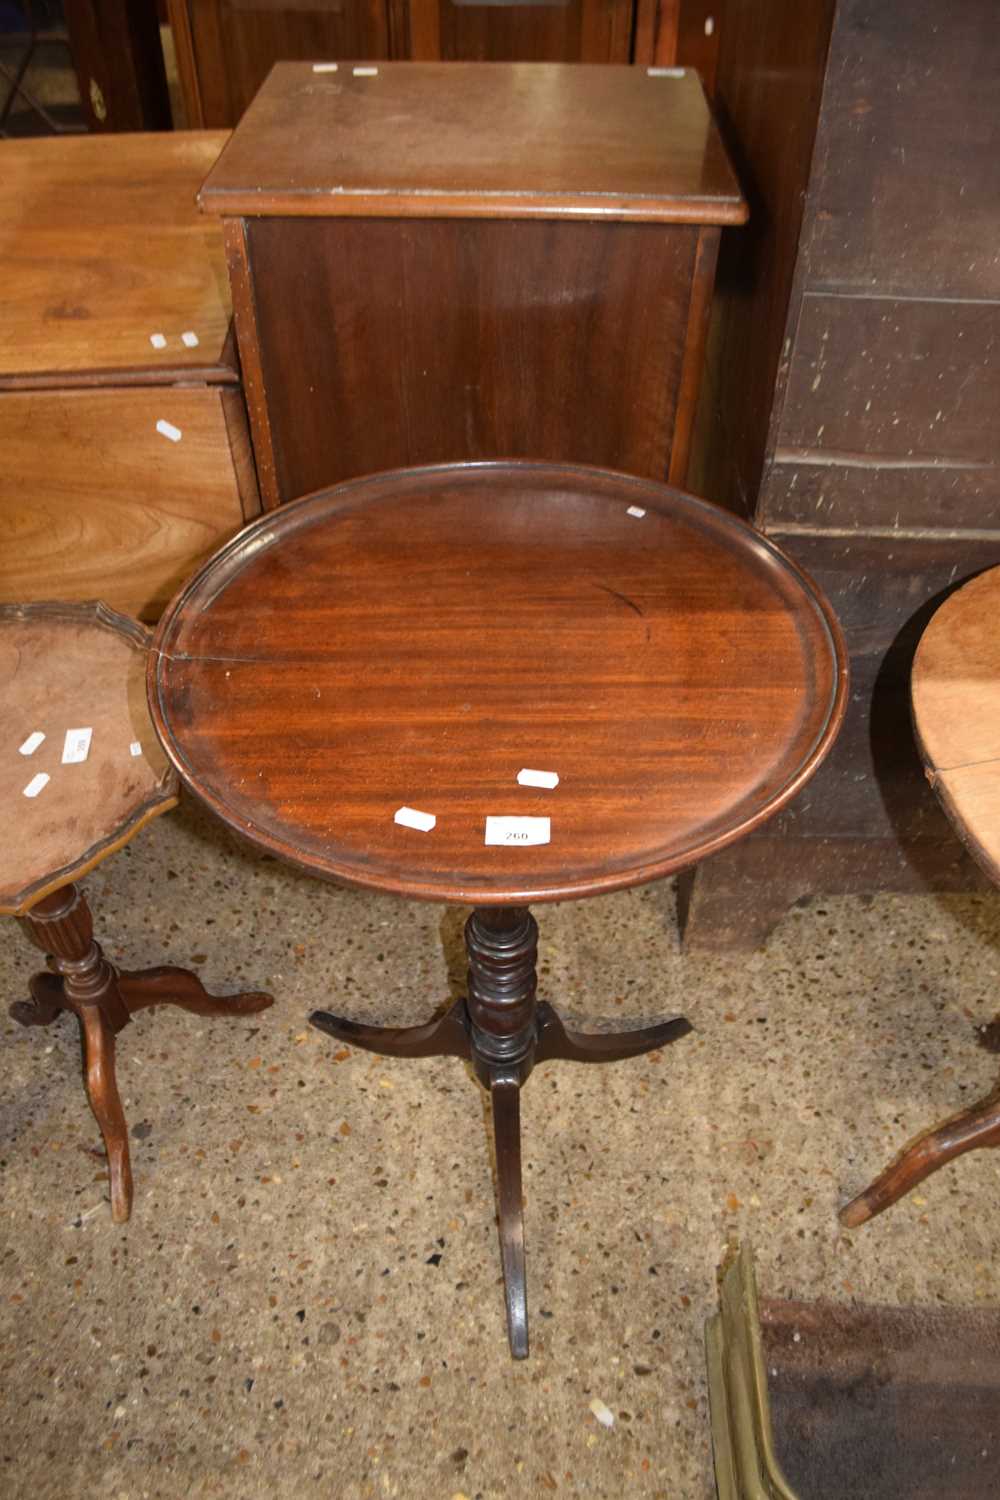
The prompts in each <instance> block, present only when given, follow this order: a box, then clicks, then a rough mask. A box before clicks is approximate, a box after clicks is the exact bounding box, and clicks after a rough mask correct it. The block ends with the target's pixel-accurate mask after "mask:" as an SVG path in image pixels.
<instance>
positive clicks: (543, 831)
mask: <svg viewBox="0 0 1000 1500" xmlns="http://www.w3.org/2000/svg"><path fill="white" fill-rule="evenodd" d="M551 828H552V820H551V818H487V819H486V837H485V838H484V840H483V843H484V844H524V845H525V846H527V845H528V844H547V843H548V842H549V839H550V837H551Z"/></svg>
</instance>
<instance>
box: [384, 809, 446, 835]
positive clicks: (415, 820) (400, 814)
mask: <svg viewBox="0 0 1000 1500" xmlns="http://www.w3.org/2000/svg"><path fill="white" fill-rule="evenodd" d="M392 821H393V822H394V823H399V824H401V825H402V827H403V828H416V829H419V831H420V832H421V833H430V831H431V829H432V828H433V827H434V824H435V823H436V822H437V818H436V817H435V816H434V814H433V813H425V812H417V809H416V808H415V807H401V808H399V809H398V811H397V812H395V813H394V814H393V819H392Z"/></svg>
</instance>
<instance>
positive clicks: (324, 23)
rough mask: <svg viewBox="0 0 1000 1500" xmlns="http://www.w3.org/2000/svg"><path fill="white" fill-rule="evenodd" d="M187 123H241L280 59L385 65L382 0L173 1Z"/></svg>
mask: <svg viewBox="0 0 1000 1500" xmlns="http://www.w3.org/2000/svg"><path fill="white" fill-rule="evenodd" d="M168 10H169V14H170V24H171V28H172V30H173V32H174V35H175V37H177V38H178V42H179V45H178V48H177V62H178V73H179V75H180V80H181V87H182V90H183V95H184V106H185V109H186V111H187V114H188V124H189V125H193V126H206V125H207V126H210V127H213V128H214V127H218V126H225V125H228V126H232V125H235V124H236V123H237V121H238V120H239V119H240V117H241V115H242V114H243V112H244V110H245V109H246V108H247V106H248V105H249V104H250V102H251V100H252V99H253V97H254V95H255V94H256V92H257V90H258V89H259V88H260V86H261V84H262V83H263V82H264V80H265V78H266V77H267V75H268V73H269V72H270V71H271V68H272V66H273V65H274V63H275V62H276V61H277V60H278V58H285V59H290V58H310V59H312V58H316V59H330V60H332V59H334V58H338V57H369V58H383V57H387V56H388V51H389V15H388V7H387V6H386V5H385V4H384V3H380V0H315V3H309V4H303V3H302V0H278V3H275V0H258V3H256V4H253V5H247V4H243V3H240V0H236V3H232V0H229V3H227V0H169V3H168Z"/></svg>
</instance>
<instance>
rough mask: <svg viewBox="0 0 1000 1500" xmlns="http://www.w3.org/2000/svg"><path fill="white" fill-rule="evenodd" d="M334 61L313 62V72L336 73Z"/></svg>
mask: <svg viewBox="0 0 1000 1500" xmlns="http://www.w3.org/2000/svg"><path fill="white" fill-rule="evenodd" d="M336 71H337V64H336V63H313V72H314V73H336Z"/></svg>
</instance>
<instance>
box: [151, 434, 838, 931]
mask: <svg viewBox="0 0 1000 1500" xmlns="http://www.w3.org/2000/svg"><path fill="white" fill-rule="evenodd" d="M630 508H631V509H630ZM148 683H149V690H150V702H151V707H152V712H153V719H154V723H155V724H156V727H157V732H158V733H159V735H160V737H161V739H162V741H163V743H164V745H165V748H166V749H167V752H168V754H169V755H170V757H171V759H172V760H173V762H174V764H175V766H176V767H177V769H178V770H179V772H180V774H181V776H182V777H183V778H184V779H185V780H186V781H187V783H188V785H189V786H190V787H191V788H192V789H193V790H194V791H195V792H196V793H197V794H198V795H199V796H200V797H202V798H203V800H205V801H206V802H207V803H208V805H209V806H210V807H212V808H213V810H214V811H215V812H216V813H218V814H219V815H220V816H221V817H222V818H223V819H224V820H225V821H226V822H227V823H228V824H229V825H230V826H231V827H232V828H234V829H236V830H237V831H238V832H239V833H240V834H241V835H243V836H244V837H246V838H248V839H250V840H251V841H252V842H254V843H256V844H258V845H260V846H261V847H263V848H265V849H267V850H269V851H270V852H272V853H275V854H278V855H279V856H281V857H283V858H286V859H289V860H291V861H292V862H294V863H297V864H299V865H300V866H303V867H304V868H305V869H307V870H310V871H312V872H313V873H316V874H319V875H325V876H328V877H331V878H334V879H339V880H344V881H347V882H348V883H351V884H355V885H360V886H368V887H373V888H375V889H379V890H387V891H393V892H396V893H399V894H405V895H409V896H415V897H423V898H425V899H432V900H446V901H457V902H473V903H478V904H483V903H485V904H504V903H513V904H523V903H525V902H528V901H546V900H559V899H563V898H565V897H570V896H585V895H589V894H595V893H599V892H601V891H607V890H615V889H619V888H623V887H626V886H631V885H638V884H640V883H642V882H644V881H648V880H651V879H654V878H656V877H658V876H660V875H665V874H667V873H669V872H670V871H671V870H675V869H678V868H681V867H683V866H685V865H687V864H690V863H693V862H695V861H697V860H698V859H700V858H702V857H704V856H705V855H708V854H710V853H712V852H713V851H714V850H715V849H718V848H721V847H723V846H724V845H725V844H728V843H730V842H732V840H733V839H735V838H738V837H740V836H741V835H742V834H744V833H747V832H749V831H750V830H751V829H752V828H753V827H755V826H756V825H757V824H758V823H759V822H761V821H762V820H763V819H764V818H765V817H767V816H769V815H770V814H771V813H772V812H774V811H775V810H777V808H778V807H780V806H782V805H783V804H784V803H785V802H786V801H787V800H788V799H789V798H790V797H791V796H793V795H794V793H795V792H796V791H797V790H799V788H800V787H801V786H802V785H803V784H804V782H805V781H806V780H807V779H808V777H809V776H810V775H811V773H812V771H813V770H814V769H815V767H816V766H817V765H818V764H819V761H820V760H821V759H822V758H823V756H824V754H825V753H826V750H827V749H828V747H829V745H830V743H831V742H832V740H833V737H834V735H835V733H836V730H837V727H838V725H839V721H840V718H841V715H842V712H843V704H844V697H845V689H846V668H845V667H844V655H843V645H842V641H841V638H840V634H839V631H838V629H837V626H836V623H835V622H834V621H833V619H832V616H831V615H830V612H829V609H828V607H827V605H826V604H825V602H824V601H823V599H822V598H821V596H820V595H819V594H818V593H817V591H816V590H815V588H814V586H812V585H811V584H810V583H809V581H808V580H807V579H806V578H805V577H804V576H803V575H802V574H800V573H799V572H798V570H797V569H796V568H795V566H794V564H792V563H791V562H790V561H789V560H788V559H787V558H786V557H785V556H784V555H783V554H782V553H780V552H779V551H778V550H777V548H775V547H774V546H773V545H772V544H771V543H770V542H768V541H767V540H765V539H764V538H763V537H761V536H760V535H759V534H758V533H756V532H754V531H753V530H752V528H751V527H749V526H747V525H745V524H744V523H743V522H740V521H737V520H736V519H735V518H733V517H732V516H730V515H729V514H728V513H727V512H725V511H722V510H719V509H718V508H717V507H715V506H712V505H710V504H709V503H708V502H706V501H702V500H697V499H695V498H694V497H692V496H689V495H685V494H682V493H681V492H680V491H677V490H672V489H668V488H667V487H666V486H665V485H660V484H656V483H653V482H652V481H649V480H641V479H633V478H629V477H626V476H624V475H619V474H612V473H609V472H608V471H605V470H600V469H586V468H570V467H566V466H562V465H556V464H532V463H485V464H468V465H460V464H459V465H449V466H442V467H439V468H428V469H413V470H404V471H400V472H398V473H395V474H392V473H390V474H381V475H375V476H373V477H371V478H367V479H361V480H355V481H351V482H348V483H346V484H342V485H338V486H336V487H335V488H333V489H329V490H324V491H320V492H318V493H317V494H315V495H312V496H308V497H306V498H305V499H303V500H300V501H297V502H293V503H292V504H291V505H288V506H284V507H282V508H281V509H280V510H278V511H276V512H273V513H272V514H270V515H268V516H266V517H265V518H263V519H262V520H261V521H259V522H256V523H254V524H253V525H252V526H250V527H248V528H247V529H246V530H245V531H243V532H242V533H241V534H240V535H239V536H238V537H236V538H234V540H233V542H231V543H230V544H229V546H228V547H226V548H224V549H223V550H222V551H221V552H219V553H217V554H216V557H215V558H214V559H213V560H212V561H211V562H210V563H208V564H206V566H205V568H204V569H203V570H202V571H201V572H200V573H199V574H198V575H197V576H196V577H195V578H194V579H193V580H192V582H191V583H190V584H189V586H188V588H187V589H186V590H185V591H184V592H183V593H182V594H181V595H179V596H178V598H177V599H176V600H175V601H174V604H173V605H172V606H171V609H170V610H169V611H168V613H167V614H166V615H165V616H164V618H163V619H162V620H161V622H160V626H159V630H158V633H157V636H156V638H155V640H154V649H153V652H152V653H151V656H150V669H149V679H148ZM524 770H528V771H542V772H549V773H552V772H554V773H555V774H556V775H557V777H558V785H557V786H555V787H538V786H531V785H524V784H522V783H521V782H520V781H519V773H520V772H522V771H524ZM401 808H414V809H416V810H417V811H418V812H422V813H429V814H432V815H433V816H434V817H435V818H436V820H437V821H436V824H435V826H434V827H433V828H432V829H431V830H430V831H429V832H421V831H419V830H417V829H415V828H411V827H407V826H402V825H400V824H398V823H397V822H396V821H395V814H396V813H397V811H398V810H399V809H401ZM491 816H496V817H502V818H509V817H515V818H522V817H527V818H532V819H538V818H547V819H549V820H550V828H549V832H550V837H549V840H548V841H547V842H545V843H531V844H530V845H528V846H525V845H523V844H522V843H519V842H517V837H518V834H519V832H523V830H517V829H515V830H514V836H515V841H514V842H513V843H512V844H506V843H503V844H497V845H494V844H492V843H490V844H487V843H486V842H485V833H486V818H487V817H491ZM535 827H537V825H529V831H534V828H535Z"/></svg>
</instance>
